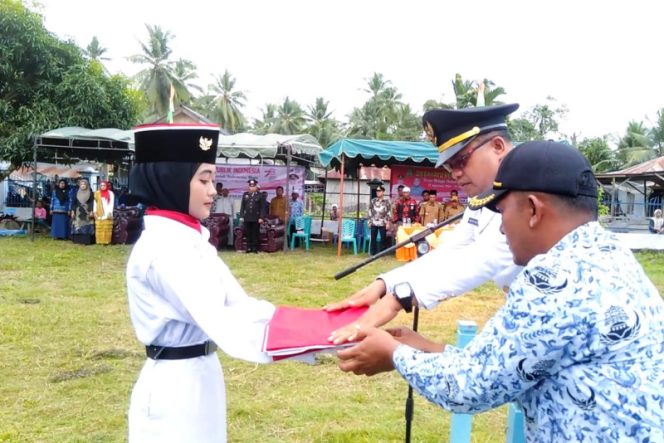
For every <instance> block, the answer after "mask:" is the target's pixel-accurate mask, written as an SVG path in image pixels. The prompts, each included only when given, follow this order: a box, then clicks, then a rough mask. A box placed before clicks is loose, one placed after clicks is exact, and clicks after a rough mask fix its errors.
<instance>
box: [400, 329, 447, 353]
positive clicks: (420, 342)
mask: <svg viewBox="0 0 664 443" xmlns="http://www.w3.org/2000/svg"><path fill="white" fill-rule="evenodd" d="M387 332H388V333H389V334H390V335H391V336H392V337H394V338H395V339H396V340H397V341H398V342H399V343H403V344H404V345H408V346H410V347H411V348H415V349H419V350H420V351H424V352H443V350H444V349H445V344H444V343H436V342H433V341H431V340H429V339H426V338H424V337H422V336H421V335H420V334H418V333H417V332H415V331H413V330H412V329H410V328H407V327H405V326H400V327H398V328H389V329H387Z"/></svg>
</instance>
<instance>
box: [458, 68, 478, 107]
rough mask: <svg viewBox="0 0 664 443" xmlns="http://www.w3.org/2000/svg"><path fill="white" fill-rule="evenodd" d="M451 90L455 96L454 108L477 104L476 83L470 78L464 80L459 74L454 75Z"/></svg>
mask: <svg viewBox="0 0 664 443" xmlns="http://www.w3.org/2000/svg"><path fill="white" fill-rule="evenodd" d="M452 90H453V91H454V97H455V98H456V109H463V108H470V107H473V106H475V105H476V104H477V85H476V84H475V83H473V82H472V81H470V80H464V79H463V78H462V77H461V74H456V75H455V76H454V80H452Z"/></svg>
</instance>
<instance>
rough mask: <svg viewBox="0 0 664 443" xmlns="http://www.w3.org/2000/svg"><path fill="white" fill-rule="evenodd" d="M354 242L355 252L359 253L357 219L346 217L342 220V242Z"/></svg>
mask: <svg viewBox="0 0 664 443" xmlns="http://www.w3.org/2000/svg"><path fill="white" fill-rule="evenodd" d="M344 243H349V244H350V243H352V244H353V252H354V254H355V255H357V238H356V237H355V220H351V219H348V218H344V219H343V221H342V222H341V244H342V245H343V244H344Z"/></svg>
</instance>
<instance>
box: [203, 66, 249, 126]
mask: <svg viewBox="0 0 664 443" xmlns="http://www.w3.org/2000/svg"><path fill="white" fill-rule="evenodd" d="M235 82H236V80H235V77H233V76H232V75H231V73H230V72H228V70H226V71H224V74H223V75H217V76H216V77H215V83H214V84H212V85H210V86H209V87H208V89H209V91H210V97H211V98H210V105H211V108H210V114H211V115H212V116H213V119H214V121H216V122H217V123H219V124H220V125H221V127H222V128H224V129H226V130H227V131H228V132H231V133H235V132H240V131H241V130H243V129H244V128H245V126H246V119H245V117H244V115H243V114H242V110H241V108H243V107H244V106H245V102H246V100H247V96H246V95H245V94H244V92H243V91H237V90H235Z"/></svg>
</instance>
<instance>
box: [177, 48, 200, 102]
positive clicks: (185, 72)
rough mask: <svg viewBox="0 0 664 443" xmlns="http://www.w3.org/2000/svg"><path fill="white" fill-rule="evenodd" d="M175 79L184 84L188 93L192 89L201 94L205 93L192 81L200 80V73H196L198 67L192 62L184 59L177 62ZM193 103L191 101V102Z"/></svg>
mask: <svg viewBox="0 0 664 443" xmlns="http://www.w3.org/2000/svg"><path fill="white" fill-rule="evenodd" d="M173 75H174V77H175V78H176V79H177V80H178V82H179V83H181V84H183V85H184V86H185V87H186V88H187V90H188V91H191V90H192V89H193V90H195V91H198V92H199V93H202V92H203V88H201V87H200V86H198V85H197V84H196V83H192V80H195V79H197V78H198V73H197V72H196V65H195V64H194V63H193V62H192V61H190V60H185V59H183V58H181V59H179V60H177V61H176V62H175V69H174V71H173ZM190 99H191V97H190ZM189 102H191V100H190V101H189Z"/></svg>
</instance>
